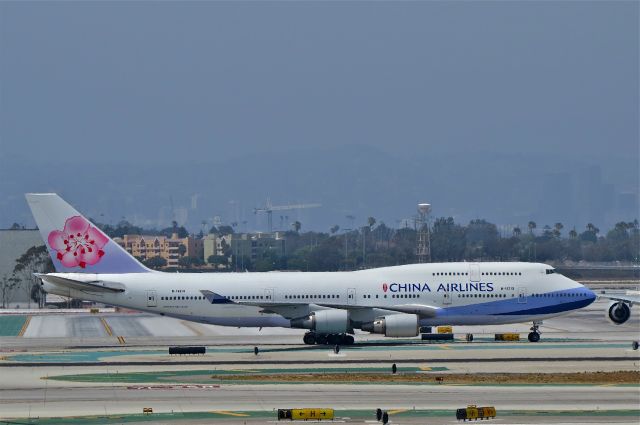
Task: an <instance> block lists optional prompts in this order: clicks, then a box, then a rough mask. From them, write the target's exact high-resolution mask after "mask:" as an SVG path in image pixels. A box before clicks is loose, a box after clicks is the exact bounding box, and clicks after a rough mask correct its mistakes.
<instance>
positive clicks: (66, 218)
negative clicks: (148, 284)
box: [25, 193, 151, 274]
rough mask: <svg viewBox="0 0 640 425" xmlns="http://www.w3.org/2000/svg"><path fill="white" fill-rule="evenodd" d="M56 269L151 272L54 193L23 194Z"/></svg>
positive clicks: (110, 272)
mask: <svg viewBox="0 0 640 425" xmlns="http://www.w3.org/2000/svg"><path fill="white" fill-rule="evenodd" d="M25 197H26V198H27V203H28V204H29V208H31V213H32V214H33V218H34V219H35V220H36V224H37V225H38V228H39V229H40V235H41V236H42V239H43V240H44V242H45V244H46V245H47V249H48V250H49V254H50V255H51V260H52V261H53V265H54V266H55V268H56V271H57V272H62V273H108V274H117V273H145V272H150V271H151V270H149V269H148V268H147V267H145V266H144V265H142V264H141V263H140V262H139V261H138V260H136V259H135V258H134V257H133V256H131V254H129V253H128V252H127V251H125V250H124V248H122V247H121V246H120V245H118V244H117V243H116V242H114V241H113V240H111V239H110V238H109V237H108V236H107V235H105V234H104V233H103V232H102V231H101V230H100V229H98V228H97V227H96V226H95V225H94V224H93V223H91V222H90V221H89V220H87V219H86V218H84V217H83V216H82V214H80V213H79V212H78V211H76V210H75V209H74V208H73V207H72V206H71V205H69V204H68V203H66V202H65V201H64V200H63V199H62V198H61V197H60V196H58V195H57V194H55V193H27V194H26V195H25Z"/></svg>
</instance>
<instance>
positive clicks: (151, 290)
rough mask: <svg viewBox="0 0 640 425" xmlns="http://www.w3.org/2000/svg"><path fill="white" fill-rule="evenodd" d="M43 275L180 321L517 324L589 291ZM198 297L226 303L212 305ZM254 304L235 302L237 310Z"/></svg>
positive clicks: (581, 299)
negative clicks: (97, 287) (315, 318)
mask: <svg viewBox="0 0 640 425" xmlns="http://www.w3.org/2000/svg"><path fill="white" fill-rule="evenodd" d="M53 275H56V276H61V277H66V278H69V279H75V280H82V281H96V280H98V281H104V282H117V283H120V284H122V285H123V286H124V287H125V288H126V289H125V291H124V292H120V293H105V292H93V291H80V290H75V289H69V288H63V287H59V286H57V285H54V284H51V283H46V282H45V283H44V289H45V290H46V291H47V292H52V293H56V294H59V295H65V296H70V297H73V298H79V299H85V300H91V301H98V302H102V303H105V304H110V305H116V306H122V307H127V308H132V309H136V310H142V311H147V312H151V313H156V314H161V315H166V316H171V317H177V318H181V319H186V320H191V321H196V322H202V323H210V324H216V325H224V326H279V327H290V320H289V319H287V318H285V317H283V316H282V315H281V314H277V313H274V312H273V311H270V310H269V305H276V304H277V305H280V306H281V305H289V307H287V308H288V310H287V313H288V314H287V316H288V317H289V318H291V317H296V316H298V317H302V316H304V315H305V314H309V313H310V312H313V311H318V310H323V309H331V308H333V307H332V306H335V308H341V309H347V310H349V313H350V318H351V320H352V321H353V322H354V323H356V324H357V323H366V322H371V321H372V320H374V319H375V318H376V317H380V316H384V315H389V314H398V312H397V309H395V310H393V309H394V308H395V307H397V306H402V305H425V306H430V307H434V308H436V309H437V314H435V315H432V316H429V317H421V318H420V325H422V326H431V325H440V324H450V325H482V324H504V323H519V322H527V321H534V320H542V319H544V318H548V317H553V316H557V315H560V314H564V313H566V312H568V311H571V310H575V309H577V308H582V307H584V306H586V305H588V304H590V303H591V302H593V300H594V299H595V295H594V294H593V293H592V292H591V291H590V290H589V289H587V288H585V287H584V286H582V285H581V284H579V283H577V282H575V281H573V280H571V279H568V278H566V277H564V276H562V275H560V274H557V273H555V272H553V269H552V268H551V267H550V266H548V265H544V264H535V263H516V262H513V263H431V264H411V265H403V266H393V267H384V268H378V269H369V270H360V271H353V272H316V273H312V272H268V273H161V272H150V273H127V274H99V275H96V274H75V273H54V274H53ZM201 291H210V292H213V293H215V294H219V295H220V296H222V297H225V298H227V299H228V300H229V302H227V303H219V304H216V303H212V302H210V301H209V300H208V299H207V298H206V297H205V296H204V295H203V293H202V292H201ZM246 303H249V304H259V305H243V304H246Z"/></svg>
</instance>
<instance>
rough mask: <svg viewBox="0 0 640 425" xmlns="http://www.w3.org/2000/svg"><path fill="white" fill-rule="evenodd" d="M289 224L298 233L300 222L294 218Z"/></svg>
mask: <svg viewBox="0 0 640 425" xmlns="http://www.w3.org/2000/svg"><path fill="white" fill-rule="evenodd" d="M291 226H293V229H294V230H295V231H296V233H300V228H301V227H302V223H300V222H299V221H298V220H296V221H294V222H293V223H292V224H291Z"/></svg>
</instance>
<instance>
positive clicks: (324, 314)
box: [291, 309, 351, 334]
mask: <svg viewBox="0 0 640 425" xmlns="http://www.w3.org/2000/svg"><path fill="white" fill-rule="evenodd" d="M291 327H292V328H301V329H311V330H313V331H316V332H317V333H319V334H340V333H346V332H350V331H351V324H350V322H349V312H348V311H347V310H337V309H331V310H318V311H314V312H313V313H311V314H310V315H309V316H306V317H301V318H298V319H292V320H291Z"/></svg>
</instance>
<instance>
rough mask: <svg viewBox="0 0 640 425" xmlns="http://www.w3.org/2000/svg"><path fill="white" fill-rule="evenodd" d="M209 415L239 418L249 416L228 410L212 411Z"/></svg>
mask: <svg viewBox="0 0 640 425" xmlns="http://www.w3.org/2000/svg"><path fill="white" fill-rule="evenodd" d="M211 413H217V414H218V415H228V416H241V417H247V416H250V415H248V414H246V413H237V412H230V411H228V410H212V411H211Z"/></svg>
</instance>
